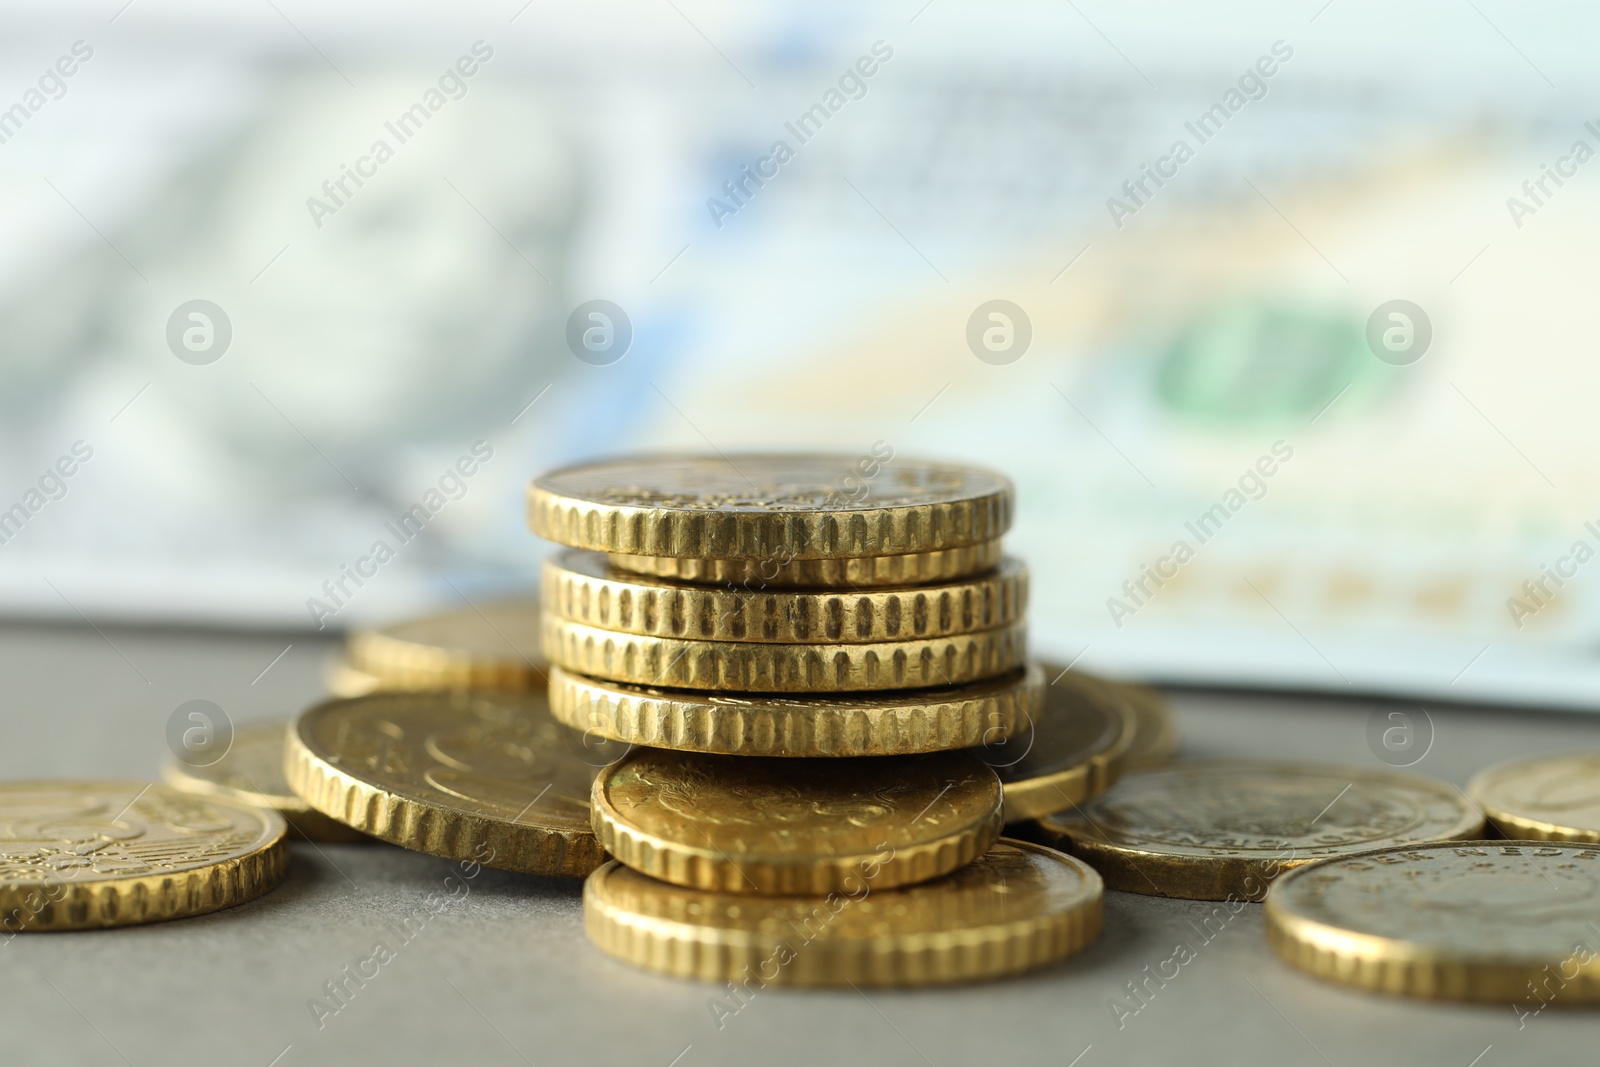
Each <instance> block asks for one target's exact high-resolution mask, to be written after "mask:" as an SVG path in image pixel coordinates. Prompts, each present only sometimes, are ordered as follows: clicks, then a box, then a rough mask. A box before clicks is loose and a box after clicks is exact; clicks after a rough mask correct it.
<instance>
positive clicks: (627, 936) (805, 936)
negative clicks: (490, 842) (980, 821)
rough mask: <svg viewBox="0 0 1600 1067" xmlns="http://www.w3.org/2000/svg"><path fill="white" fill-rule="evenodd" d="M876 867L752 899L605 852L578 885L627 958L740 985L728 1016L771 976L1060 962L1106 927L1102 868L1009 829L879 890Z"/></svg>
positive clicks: (771, 981)
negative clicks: (928, 873)
mask: <svg viewBox="0 0 1600 1067" xmlns="http://www.w3.org/2000/svg"><path fill="white" fill-rule="evenodd" d="M875 873H878V872H875V871H874V870H873V869H871V868H867V869H865V870H863V872H862V873H861V876H860V877H859V878H857V879H855V880H853V881H852V882H851V884H850V885H849V886H848V887H846V888H845V889H844V890H843V891H842V892H837V893H830V894H827V895H825V896H770V897H752V896H749V895H747V894H738V893H719V892H716V891H713V890H704V889H685V888H682V887H680V886H674V885H668V884H667V883H665V882H659V881H656V880H655V879H653V878H649V877H646V876H645V875H643V874H640V873H638V872H637V871H633V870H630V869H628V868H627V867H624V866H622V865H621V864H620V863H615V862H612V863H608V864H606V865H605V866H604V867H602V868H600V869H599V870H598V871H596V872H595V873H594V874H592V875H590V876H589V880H588V881H587V882H585V883H584V886H583V923H584V929H585V931H586V932H587V933H588V935H589V940H590V941H593V942H594V943H595V944H596V945H598V946H599V947H600V949H601V950H602V951H604V952H606V953H608V954H609V955H611V956H614V957H616V958H617V959H620V960H622V961H624V962H626V963H631V964H634V965H635V966H639V967H644V968H647V969H649V970H652V971H660V972H663V973H665V974H669V975H673V976H675V977H678V978H697V979H700V980H702V981H707V982H727V983H730V984H736V985H737V988H736V989H735V988H730V990H729V993H728V995H727V996H726V998H722V997H719V998H718V999H716V1000H712V1001H711V1002H710V1003H711V1013H712V1015H713V1016H715V1017H716V1018H717V1022H718V1023H719V1025H720V1024H722V1023H723V1021H724V1019H725V1017H726V1016H727V1015H733V1014H737V1013H738V1012H739V1011H741V1010H742V1009H743V1007H744V1006H745V1005H747V1004H748V1003H749V996H750V995H752V994H754V993H756V992H758V991H759V990H761V989H764V988H765V987H767V986H769V985H777V986H849V985H854V986H857V987H860V986H920V985H935V984H940V983H948V982H970V981H975V980H978V979H983V978H997V977H999V976H1001V975H1007V974H1015V973H1017V972H1019V971H1025V970H1029V969H1031V968H1034V967H1040V966H1043V965H1045V964H1047V963H1053V962H1055V961H1057V960H1060V959H1063V958H1065V957H1067V956H1070V955H1072V954H1073V953H1075V952H1078V951H1080V950H1081V949H1083V948H1084V947H1086V946H1087V945H1088V944H1089V943H1090V942H1092V941H1093V940H1094V939H1095V937H1096V936H1097V935H1098V934H1099V933H1100V925H1101V921H1102V906H1103V905H1102V896H1103V893H1102V890H1101V883H1100V876H1099V875H1097V874H1095V872H1094V871H1093V870H1092V869H1091V868H1089V867H1088V866H1087V865H1086V864H1083V863H1081V862H1079V861H1077V860H1075V859H1073V858H1071V857H1070V856H1063V855H1062V854H1061V853H1059V852H1056V851H1054V850H1053V849H1048V848H1044V847H1042V846H1040V845H1032V844H1027V843H1025V842H1022V841H1010V840H1005V839H1002V840H1000V841H998V842H997V843H996V844H995V845H994V847H993V848H991V849H989V851H988V852H986V853H985V854H984V855H983V856H981V857H980V858H978V859H977V860H976V861H975V862H973V863H970V864H968V865H967V866H965V867H962V868H960V869H959V870H957V871H955V872H953V873H951V874H947V875H945V876H944V877H943V878H940V879H938V880H937V881H932V882H924V883H922V884H921V885H914V886H909V887H906V888H903V889H882V888H880V887H879V886H878V885H877V884H876V881H875V879H874V874H875Z"/></svg>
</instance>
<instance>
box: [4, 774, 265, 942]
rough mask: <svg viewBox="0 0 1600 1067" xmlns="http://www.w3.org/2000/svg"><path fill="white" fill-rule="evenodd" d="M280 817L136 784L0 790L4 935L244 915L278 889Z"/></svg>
mask: <svg viewBox="0 0 1600 1067" xmlns="http://www.w3.org/2000/svg"><path fill="white" fill-rule="evenodd" d="M286 833H287V828H286V827H285V825H284V822H283V817H282V816H280V815H279V814H278V813H277V812H274V811H267V810H264V809H259V808H251V807H245V806H243V805H240V804H234V803H231V802H229V801H226V800H218V799H213V798H207V797H197V796H191V795H189V794H187V793H180V792H178V791H177V790H175V789H170V788H168V787H167V786H164V785H147V784H145V783H142V782H7V783H3V784H0V930H3V931H5V932H6V933H7V934H8V935H9V934H14V933H22V932H28V931H44V930H87V929H92V928H95V927H105V926H130V925H134V924H137V923H152V922H161V921H163V920H166V919H181V918H184V917H186V916H190V915H203V914H205V913H206V912H212V911H219V910H221V909H223V908H231V907H233V906H234V905H236V904H242V903H244V902H245V901H247V900H252V899H254V898H255V897H258V896H260V895H261V894H262V893H265V892H267V891H268V890H270V889H272V888H273V887H274V886H276V885H277V884H278V883H279V882H280V881H282V880H283V875H284V872H285V871H286V870H287V869H288V863H289V849H288V845H287V844H285V841H284V838H285V835H286Z"/></svg>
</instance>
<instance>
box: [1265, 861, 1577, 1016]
mask: <svg viewBox="0 0 1600 1067" xmlns="http://www.w3.org/2000/svg"><path fill="white" fill-rule="evenodd" d="M1597 918H1600V846H1596V845H1584V844H1576V843H1552V842H1544V841H1472V842H1457V843H1441V844H1430V845H1408V846H1404V847H1400V848H1388V849H1384V850H1382V851H1378V852H1370V853H1366V854H1364V855H1359V856H1348V857H1340V858H1338V859H1332V860H1328V861H1326V862H1323V863H1318V864H1316V865H1314V866H1310V867H1305V868H1302V869H1300V870H1297V871H1291V872H1290V873H1288V874H1286V875H1284V876H1283V877H1282V878H1281V879H1279V880H1278V882H1277V883H1276V884H1274V885H1273V887H1272V889H1271V891H1270V892H1269V893H1268V894H1267V902H1266V927H1267V942H1268V944H1270V945H1271V946H1272V950H1273V951H1274V952H1276V953H1277V954H1278V956H1279V957H1281V958H1282V959H1283V960H1284V961H1285V962H1287V963H1289V964H1290V965H1291V966H1294V967H1297V968H1299V969H1300V970H1302V971H1306V972H1307V973H1309V974H1313V975H1315V976H1317V977H1318V978H1325V979H1328V980H1329V981H1333V982H1338V983H1340V984H1343V985H1349V986H1356V987H1358V988H1361V989H1369V990H1373V991H1376V992H1380V993H1391V994H1400V995H1405V996H1415V997H1427V998H1430V999H1436V1000H1467V1001H1491V1002H1500V1003H1503V1004H1507V1005H1509V1006H1510V1007H1511V1009H1512V1011H1513V1012H1514V1013H1515V1014H1516V1015H1517V1017H1518V1019H1519V1026H1518V1029H1521V1027H1522V1024H1523V1023H1525V1022H1526V1018H1525V1017H1526V1016H1528V1015H1537V1014H1538V1013H1539V1012H1540V1011H1542V1010H1543V1009H1544V1008H1545V1007H1546V1006H1550V1005H1554V1006H1557V1007H1560V1006H1564V1005H1579V1004H1594V1003H1600V928H1597V927H1600V924H1597V921H1596V920H1597Z"/></svg>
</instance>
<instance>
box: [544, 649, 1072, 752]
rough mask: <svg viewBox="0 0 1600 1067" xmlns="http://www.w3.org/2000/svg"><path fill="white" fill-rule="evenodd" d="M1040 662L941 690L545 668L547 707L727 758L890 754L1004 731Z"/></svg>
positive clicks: (638, 740) (570, 719)
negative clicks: (854, 690) (751, 687)
mask: <svg viewBox="0 0 1600 1067" xmlns="http://www.w3.org/2000/svg"><path fill="white" fill-rule="evenodd" d="M1043 693H1044V674H1043V672H1041V671H1040V670H1039V668H1038V667H1028V668H1025V669H1023V670H1019V671H1013V672H1011V673H1010V674H1007V675H1003V676H1002V677H999V678H992V679H989V680H988V681H983V682H973V683H971V684H969V685H963V686H954V687H950V688H944V689H917V690H910V691H901V692H895V693H875V694H870V695H861V696H848V697H838V696H788V695H785V694H781V693H772V694H761V695H756V696H741V695H735V694H717V693H696V692H689V691H683V690H675V689H652V688H648V687H646V686H635V685H625V684H623V683H621V682H606V681H601V680H599V679H596V678H586V677H584V676H582V675H577V674H571V673H569V672H567V671H564V670H562V669H561V668H560V667H551V668H550V711H551V713H552V714H553V715H555V717H556V718H557V719H559V720H560V721H561V722H564V723H566V724H567V725H568V726H570V727H572V728H573V729H575V730H582V731H584V732H585V733H586V734H593V735H596V736H599V737H602V738H607V739H611V740H616V741H627V742H631V743H634V744H639V745H648V746H649V747H651V748H671V749H678V750H681V751H684V752H710V753H719V754H723V755H730V756H792V757H805V756H895V755H905V754H907V753H916V752H942V751H945V750H947V749H956V748H969V747H972V746H974V745H982V744H989V743H992V742H996V741H999V740H1002V739H1004V738H1007V737H1010V736H1011V735H1012V733H1013V731H1015V730H1016V729H1017V728H1018V726H1019V725H1021V724H1022V723H1025V722H1026V721H1028V716H1029V715H1030V714H1032V713H1033V711H1034V710H1035V709H1036V708H1038V707H1039V704H1040V701H1041V699H1042V696H1043Z"/></svg>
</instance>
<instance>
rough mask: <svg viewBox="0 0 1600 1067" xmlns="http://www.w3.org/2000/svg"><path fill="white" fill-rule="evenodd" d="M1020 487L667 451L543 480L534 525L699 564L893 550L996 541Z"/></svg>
mask: <svg viewBox="0 0 1600 1067" xmlns="http://www.w3.org/2000/svg"><path fill="white" fill-rule="evenodd" d="M1013 497H1014V492H1013V490H1012V486H1011V482H1010V481H1009V480H1008V479H1006V478H1004V477H1002V476H1001V475H999V474H995V473H992V472H990V471H986V470H980V469H977V468H973V467H963V466H956V465H954V464H948V463H930V462H926V461H921V460H912V459H903V458H900V457H893V458H892V459H887V460H883V459H875V458H871V457H868V458H865V459H857V458H856V457H852V456H845V455H776V454H769V455H750V454H742V453H741V454H735V455H729V456H724V455H716V456H691V455H660V456H642V457H634V458H625V459H613V460H606V461H603V462H599V463H586V464H582V465H580V466H575V467H567V468H564V469H562V470H558V471H552V472H551V473H549V474H546V475H544V476H543V477H540V478H537V479H535V480H534V482H533V484H532V486H530V488H529V494H528V519H529V524H530V525H531V526H532V528H533V532H534V533H536V534H538V535H539V536H540V537H544V538H548V539H549V540H551V541H555V542H557V543H559V544H563V545H568V546H570V547H572V548H590V549H594V550H596V551H599V552H621V553H626V554H631V555H644V556H677V557H683V558H690V559H747V560H797V559H836V558H841V557H849V556H889V555H898V554H902V553H907V552H930V551H935V550H938V549H946V548H959V547H961V546H963V545H972V544H978V543H980V542H983V541H993V540H995V539H996V538H998V537H1000V535H1001V534H1003V533H1005V532H1006V529H1007V528H1008V527H1009V526H1010V525H1011V510H1012V503H1013Z"/></svg>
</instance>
